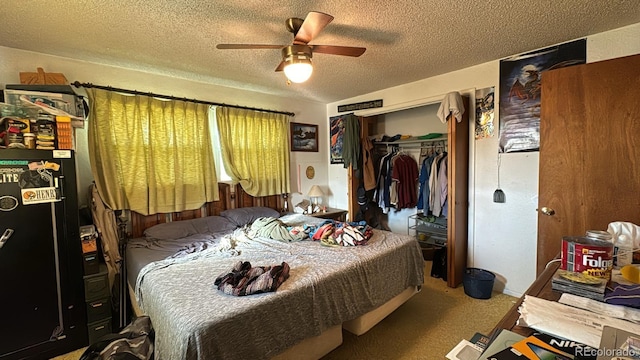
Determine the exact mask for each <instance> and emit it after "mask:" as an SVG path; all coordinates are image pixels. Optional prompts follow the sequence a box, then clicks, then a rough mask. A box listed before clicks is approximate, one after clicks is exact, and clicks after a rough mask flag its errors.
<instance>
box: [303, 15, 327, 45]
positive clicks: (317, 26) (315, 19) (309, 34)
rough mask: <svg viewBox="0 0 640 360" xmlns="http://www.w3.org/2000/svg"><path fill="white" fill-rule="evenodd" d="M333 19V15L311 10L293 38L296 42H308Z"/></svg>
mask: <svg viewBox="0 0 640 360" xmlns="http://www.w3.org/2000/svg"><path fill="white" fill-rule="evenodd" d="M331 21H333V16H331V15H329V14H325V13H321V12H317V11H311V12H309V14H307V17H306V18H304V22H303V23H302V25H301V26H300V29H299V30H298V32H297V33H296V36H295V38H294V39H293V43H294V44H308V43H309V41H311V40H313V39H314V38H315V37H316V36H317V35H318V34H319V33H320V31H322V29H324V27H325V26H327V24H329V23H330V22H331Z"/></svg>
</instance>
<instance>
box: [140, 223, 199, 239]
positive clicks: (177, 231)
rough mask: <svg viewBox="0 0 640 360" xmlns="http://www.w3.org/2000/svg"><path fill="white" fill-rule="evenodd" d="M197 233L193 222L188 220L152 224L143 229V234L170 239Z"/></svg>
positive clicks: (149, 236) (154, 237)
mask: <svg viewBox="0 0 640 360" xmlns="http://www.w3.org/2000/svg"><path fill="white" fill-rule="evenodd" d="M197 233H198V232H197V230H196V228H195V227H194V226H193V223H192V222H191V221H190V220H186V221H172V222H168V223H162V224H157V225H153V226H152V227H150V228H148V229H146V230H145V231H144V236H146V237H148V238H153V239H158V240H170V239H180V238H183V237H187V236H191V235H194V234H197Z"/></svg>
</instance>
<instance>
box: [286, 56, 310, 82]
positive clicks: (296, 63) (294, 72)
mask: <svg viewBox="0 0 640 360" xmlns="http://www.w3.org/2000/svg"><path fill="white" fill-rule="evenodd" d="M285 63H286V65H285V66H284V74H285V75H286V76H287V79H289V80H290V81H291V82H294V83H303V82H305V81H307V80H309V78H310V77H311V74H312V73H313V66H312V65H311V59H310V58H308V57H307V56H306V55H293V56H291V57H289V58H287V59H286V60H285Z"/></svg>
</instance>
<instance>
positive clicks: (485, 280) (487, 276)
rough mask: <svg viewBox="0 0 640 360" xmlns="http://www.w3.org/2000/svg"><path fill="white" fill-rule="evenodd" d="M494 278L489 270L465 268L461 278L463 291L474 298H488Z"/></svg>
mask: <svg viewBox="0 0 640 360" xmlns="http://www.w3.org/2000/svg"><path fill="white" fill-rule="evenodd" d="M495 279H496V276H495V275H494V274H493V273H492V272H491V271H487V270H483V269H477V268H467V270H466V271H465V273H464V277H463V278H462V285H463V286H464V293H465V294H467V295H469V296H471V297H472V298H476V299H489V298H490V297H491V292H492V291H493V282H494V281H495Z"/></svg>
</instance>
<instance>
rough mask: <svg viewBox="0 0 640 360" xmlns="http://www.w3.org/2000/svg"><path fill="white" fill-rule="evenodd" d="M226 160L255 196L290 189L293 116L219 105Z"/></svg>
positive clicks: (233, 175)
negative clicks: (291, 118) (290, 148)
mask: <svg viewBox="0 0 640 360" xmlns="http://www.w3.org/2000/svg"><path fill="white" fill-rule="evenodd" d="M216 120H217V124H218V133H219V136H220V146H221V150H222V163H223V164H224V168H225V170H226V172H227V174H229V176H230V177H231V179H232V180H233V181H234V182H236V183H237V182H239V183H240V185H241V186H242V188H243V189H244V191H246V192H247V193H248V194H250V195H252V196H267V195H277V194H284V193H288V192H289V188H290V179H289V116H288V115H283V114H274V113H267V112H262V111H254V110H245V109H236V108H228V107H224V106H219V107H218V108H217V109H216Z"/></svg>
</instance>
